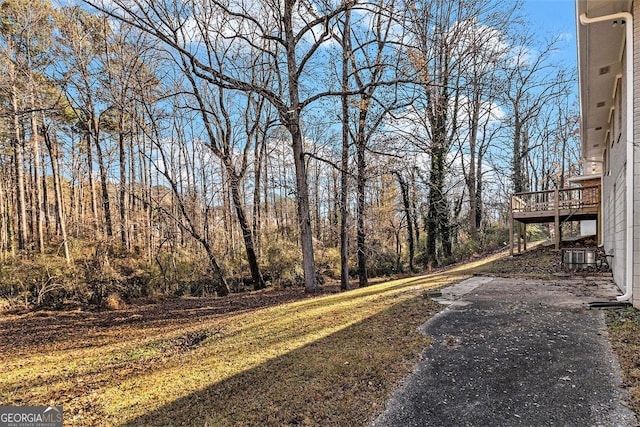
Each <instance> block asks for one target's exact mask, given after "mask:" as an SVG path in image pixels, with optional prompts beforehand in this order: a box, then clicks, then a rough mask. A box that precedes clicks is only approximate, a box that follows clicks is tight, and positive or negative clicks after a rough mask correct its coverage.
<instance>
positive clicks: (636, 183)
mask: <svg viewBox="0 0 640 427" xmlns="http://www.w3.org/2000/svg"><path fill="white" fill-rule="evenodd" d="M632 13H633V32H634V35H633V39H634V43H633V50H634V52H633V75H634V84H633V88H634V97H633V98H634V99H633V121H634V127H633V130H634V135H633V143H634V150H633V152H634V156H633V157H634V159H633V162H634V177H633V223H634V230H633V305H634V306H635V307H636V308H640V148H639V147H638V146H637V145H636V141H640V1H634V2H633V12H632Z"/></svg>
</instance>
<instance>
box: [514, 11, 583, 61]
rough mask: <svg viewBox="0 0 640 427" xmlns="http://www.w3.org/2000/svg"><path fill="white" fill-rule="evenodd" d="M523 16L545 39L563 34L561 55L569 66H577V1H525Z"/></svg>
mask: <svg viewBox="0 0 640 427" xmlns="http://www.w3.org/2000/svg"><path fill="white" fill-rule="evenodd" d="M522 15H523V17H524V19H525V20H527V21H528V22H529V23H530V24H531V28H532V29H534V30H535V31H536V33H537V34H538V35H539V36H540V37H542V38H543V39H544V38H550V37H553V36H555V35H558V34H562V36H563V39H562V43H561V44H560V46H559V48H560V54H561V55H562V56H563V59H564V61H566V62H567V64H571V65H574V66H575V64H576V19H575V0H523V6H522Z"/></svg>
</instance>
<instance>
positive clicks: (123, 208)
mask: <svg viewBox="0 0 640 427" xmlns="http://www.w3.org/2000/svg"><path fill="white" fill-rule="evenodd" d="M124 139H125V138H124V114H123V112H122V111H120V112H119V117H118V154H119V166H120V167H119V169H120V191H119V195H120V242H121V243H122V247H123V248H124V249H125V250H129V237H128V233H127V231H128V223H127V222H128V221H127V205H128V203H127V167H126V162H127V156H126V150H125V140H124Z"/></svg>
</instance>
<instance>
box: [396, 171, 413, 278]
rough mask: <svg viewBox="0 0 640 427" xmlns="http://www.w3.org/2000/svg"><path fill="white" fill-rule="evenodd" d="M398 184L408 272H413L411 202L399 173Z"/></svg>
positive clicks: (405, 184)
mask: <svg viewBox="0 0 640 427" xmlns="http://www.w3.org/2000/svg"><path fill="white" fill-rule="evenodd" d="M396 177H398V184H399V185H400V194H401V195H402V204H403V205H404V213H405V217H406V218H407V245H408V246H409V271H411V272H413V271H414V266H413V258H414V256H415V242H414V241H413V214H412V213H411V200H410V198H409V186H408V185H407V182H406V181H405V180H404V178H403V177H402V174H401V173H400V172H396Z"/></svg>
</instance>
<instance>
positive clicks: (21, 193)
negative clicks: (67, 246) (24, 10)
mask: <svg viewBox="0 0 640 427" xmlns="http://www.w3.org/2000/svg"><path fill="white" fill-rule="evenodd" d="M11 68H12V69H13V67H11ZM11 106H12V108H13V139H12V148H13V164H14V169H15V174H16V187H17V188H16V202H17V206H16V207H17V217H18V218H17V219H18V220H17V224H18V249H19V250H24V249H26V248H27V238H28V237H27V202H26V198H25V182H24V149H23V144H22V139H21V133H20V120H19V116H18V114H19V113H18V92H17V88H16V86H15V85H12V86H11Z"/></svg>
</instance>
